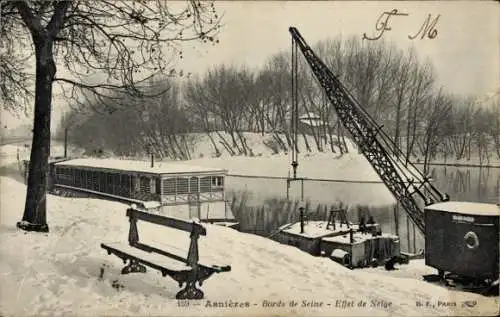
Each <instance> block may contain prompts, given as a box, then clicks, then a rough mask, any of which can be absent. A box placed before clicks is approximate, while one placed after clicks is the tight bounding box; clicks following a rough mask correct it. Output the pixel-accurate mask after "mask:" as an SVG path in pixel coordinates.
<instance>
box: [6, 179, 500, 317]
mask: <svg viewBox="0 0 500 317" xmlns="http://www.w3.org/2000/svg"><path fill="white" fill-rule="evenodd" d="M0 187H1V192H2V200H1V203H0V211H1V212H0V276H1V280H2V282H1V284H0V314H1V315H4V316H13V315H16V316H19V315H23V316H26V315H50V316H53V315H86V316H90V315H163V316H258V315H260V316H271V315H272V316H294V315H297V316H332V315H357V316H359V315H364V316H366V315H370V316H388V315H394V316H409V315H415V316H423V315H426V316H429V315H453V316H456V315H494V314H496V313H497V311H498V305H499V300H498V298H485V297H482V296H479V295H476V294H470V293H462V292H455V291H450V290H447V289H445V288H442V287H439V286H435V285H431V284H428V283H425V282H422V281H419V280H417V279H415V278H408V277H406V276H405V275H402V274H400V277H395V276H390V275H389V274H380V273H378V272H377V271H376V270H371V271H361V270H355V271H350V270H348V269H346V268H344V267H342V266H340V265H338V264H336V263H334V262H332V261H330V260H328V259H326V258H314V257H312V256H310V255H308V254H306V253H304V252H301V251H299V250H298V249H296V248H294V247H290V246H285V245H281V244H278V243H276V242H273V241H271V240H268V239H265V238H262V237H258V236H254V235H250V234H243V233H239V232H237V231H233V230H231V229H227V228H223V227H217V226H212V225H206V227H207V233H208V234H207V237H202V238H201V239H200V252H201V253H205V254H209V255H210V256H211V257H212V258H213V259H214V261H217V262H219V263H223V264H230V265H231V266H232V271H231V272H229V273H224V274H218V275H216V276H213V277H212V278H211V279H209V280H208V281H206V283H205V284H204V286H203V290H204V292H205V299H204V300H202V301H199V302H197V305H196V302H195V301H191V302H189V306H188V307H179V303H178V302H177V301H176V300H174V298H175V293H176V292H177V291H178V289H179V288H178V285H177V283H175V282H174V281H173V280H171V279H169V278H163V277H161V275H160V274H159V273H158V272H155V271H152V270H149V271H148V273H146V274H136V275H134V274H131V275H120V270H121V268H122V266H123V263H122V262H121V261H120V260H119V259H118V258H115V257H113V256H108V255H107V254H106V252H104V250H103V249H101V248H100V243H101V242H115V241H126V238H127V230H128V222H127V218H126V217H125V209H126V206H125V205H123V204H120V203H114V202H107V201H102V200H92V199H82V198H62V197H55V196H50V195H49V196H48V222H49V227H50V233H48V234H37V233H24V232H22V231H19V230H17V229H16V228H15V223H16V221H19V220H20V219H21V216H22V211H23V206H24V198H25V193H26V187H25V186H24V185H23V184H21V183H19V182H16V181H14V180H12V179H10V178H6V177H1V178H0ZM143 229H144V228H142V229H141V227H139V230H143ZM179 234H181V236H179ZM141 235H142V236H143V237H146V238H147V239H151V240H154V241H159V240H161V241H160V242H161V243H168V244H170V245H175V246H177V247H180V248H186V250H187V239H188V238H187V237H184V236H186V235H185V234H184V233H177V234H176V233H175V231H170V230H165V229H160V230H157V229H152V228H149V229H148V230H144V231H143V232H142V231H141ZM101 268H102V269H103V274H101ZM416 269H417V270H422V265H419V266H418V268H416ZM101 275H102V276H101ZM113 285H114V286H113ZM292 300H294V301H296V302H297V306H295V307H289V302H290V301H292ZM264 301H274V302H279V301H281V303H283V305H284V306H285V307H274V308H272V307H263V306H264ZM303 301H305V304H307V303H310V302H311V301H314V303H316V304H315V305H312V306H314V307H302V302H303ZM360 301H364V302H366V306H364V307H358V303H359V302H360ZM463 301H476V302H477V305H475V306H474V307H462V302H463ZM235 302H240V303H241V302H243V303H247V302H248V307H241V308H235V307H229V306H234V305H232V304H234V303H235ZM319 302H322V303H323V305H322V307H318V306H319V304H318V303H319ZM417 302H420V303H423V304H424V306H422V307H417V305H416V303H417ZM444 302H448V303H449V302H452V303H455V304H456V306H452V307H445V306H443V305H442V303H444ZM351 303H354V307H349V306H350V304H351ZM426 303H429V305H428V306H426V305H425V304H426ZM184 304H185V303H184ZM373 304H375V307H372V306H373ZM440 304H441V305H440ZM214 306H227V307H214ZM361 306H362V305H361Z"/></svg>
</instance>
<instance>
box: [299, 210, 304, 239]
mask: <svg viewBox="0 0 500 317" xmlns="http://www.w3.org/2000/svg"><path fill="white" fill-rule="evenodd" d="M299 210H300V233H304V207H300V208H299Z"/></svg>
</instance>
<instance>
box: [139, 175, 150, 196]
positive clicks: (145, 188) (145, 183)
mask: <svg viewBox="0 0 500 317" xmlns="http://www.w3.org/2000/svg"><path fill="white" fill-rule="evenodd" d="M149 185H150V184H149V177H145V176H141V190H140V191H141V193H147V192H149V190H150V189H149Z"/></svg>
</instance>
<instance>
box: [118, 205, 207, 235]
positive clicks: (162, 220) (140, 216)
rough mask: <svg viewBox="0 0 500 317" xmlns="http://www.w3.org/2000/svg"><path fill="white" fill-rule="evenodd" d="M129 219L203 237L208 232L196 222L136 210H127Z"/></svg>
mask: <svg viewBox="0 0 500 317" xmlns="http://www.w3.org/2000/svg"><path fill="white" fill-rule="evenodd" d="M127 217H129V218H130V220H131V221H132V220H133V219H136V220H142V221H147V222H151V223H154V224H157V225H161V226H166V227H171V228H174V229H178V230H182V231H187V232H191V233H192V234H193V233H196V234H198V235H201V236H206V235H207V230H206V229H205V227H203V226H202V225H201V224H199V223H196V222H194V221H192V222H189V221H185V220H182V219H176V218H170V217H166V216H162V215H155V214H150V213H147V212H144V211H141V210H137V209H134V208H129V209H127Z"/></svg>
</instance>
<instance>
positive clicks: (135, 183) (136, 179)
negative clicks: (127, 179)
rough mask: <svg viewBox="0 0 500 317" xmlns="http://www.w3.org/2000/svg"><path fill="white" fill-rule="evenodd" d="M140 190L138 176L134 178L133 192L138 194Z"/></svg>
mask: <svg viewBox="0 0 500 317" xmlns="http://www.w3.org/2000/svg"><path fill="white" fill-rule="evenodd" d="M140 190H141V181H140V179H139V176H134V191H136V192H138V191H140Z"/></svg>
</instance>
